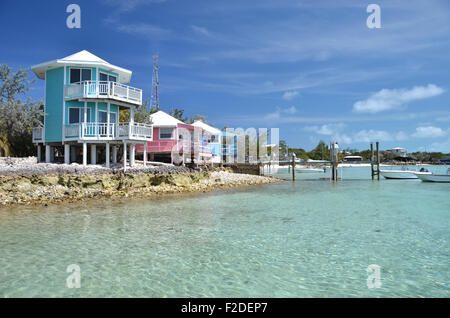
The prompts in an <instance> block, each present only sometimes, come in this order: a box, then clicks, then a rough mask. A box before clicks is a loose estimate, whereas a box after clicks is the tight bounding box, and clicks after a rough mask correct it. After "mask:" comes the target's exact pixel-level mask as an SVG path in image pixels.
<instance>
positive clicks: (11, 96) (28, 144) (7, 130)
mask: <svg viewBox="0 0 450 318" xmlns="http://www.w3.org/2000/svg"><path fill="white" fill-rule="evenodd" d="M28 72H29V71H28V70H26V69H19V70H18V71H17V72H15V73H14V72H12V71H11V68H10V67H9V66H8V65H7V64H6V63H5V64H3V65H1V66H0V139H1V140H2V142H0V147H2V149H3V152H5V153H8V154H9V155H11V156H30V155H33V154H34V152H35V151H34V146H33V143H32V129H33V127H38V126H40V125H42V124H43V123H42V118H43V115H44V112H43V106H42V105H43V102H42V100H39V101H32V100H31V98H27V99H26V100H22V99H21V98H20V96H22V95H24V94H25V93H26V92H28V91H29V90H30V89H31V88H30V84H32V83H33V81H30V80H28V78H29V73H28ZM6 148H7V149H6ZM5 150H7V151H5Z"/></svg>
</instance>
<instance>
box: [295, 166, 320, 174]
mask: <svg viewBox="0 0 450 318" xmlns="http://www.w3.org/2000/svg"><path fill="white" fill-rule="evenodd" d="M295 171H296V172H299V173H325V172H326V168H313V167H299V168H295Z"/></svg>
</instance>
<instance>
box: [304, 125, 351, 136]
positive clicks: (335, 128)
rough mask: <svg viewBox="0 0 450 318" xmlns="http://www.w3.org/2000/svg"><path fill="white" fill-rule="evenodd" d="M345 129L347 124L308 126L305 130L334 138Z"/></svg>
mask: <svg viewBox="0 0 450 318" xmlns="http://www.w3.org/2000/svg"><path fill="white" fill-rule="evenodd" d="M344 127H345V124H342V123H339V124H327V125H322V126H308V127H305V130H306V131H312V132H315V133H317V134H319V135H326V136H332V135H336V134H337V133H339V132H340V131H342V129H343V128H344Z"/></svg>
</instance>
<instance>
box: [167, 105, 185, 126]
mask: <svg viewBox="0 0 450 318" xmlns="http://www.w3.org/2000/svg"><path fill="white" fill-rule="evenodd" d="M169 115H170V116H172V117H175V118H176V119H178V120H180V121H182V122H183V123H185V122H187V121H188V118H187V117H184V110H183V109H178V108H173V109H171V110H170V112H169Z"/></svg>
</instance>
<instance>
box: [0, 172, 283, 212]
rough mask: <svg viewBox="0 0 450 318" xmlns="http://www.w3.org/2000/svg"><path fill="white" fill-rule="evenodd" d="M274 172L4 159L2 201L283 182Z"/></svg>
mask: <svg viewBox="0 0 450 318" xmlns="http://www.w3.org/2000/svg"><path fill="white" fill-rule="evenodd" d="M279 181H280V180H279V179H276V178H273V177H263V176H255V175H247V174H237V173H232V172H230V171H229V170H227V169H220V168H217V169H212V170H201V169H189V168H186V167H175V166H171V165H157V166H156V165H151V166H149V167H146V168H144V167H143V166H142V165H139V164H138V165H137V167H135V168H130V169H128V170H127V172H126V173H124V172H123V170H122V169H121V168H119V166H117V167H113V168H112V169H108V168H105V167H103V166H87V167H83V166H81V165H76V164H75V165H73V164H72V165H61V164H24V165H1V164H0V206H12V205H44V206H45V205H48V204H52V203H61V202H75V201H77V202H78V201H81V200H86V199H92V198H108V197H110V198H123V197H151V196H161V195H164V194H176V193H193V192H207V191H212V190H218V189H229V188H234V187H242V186H252V185H262V184H268V183H274V182H279Z"/></svg>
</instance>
